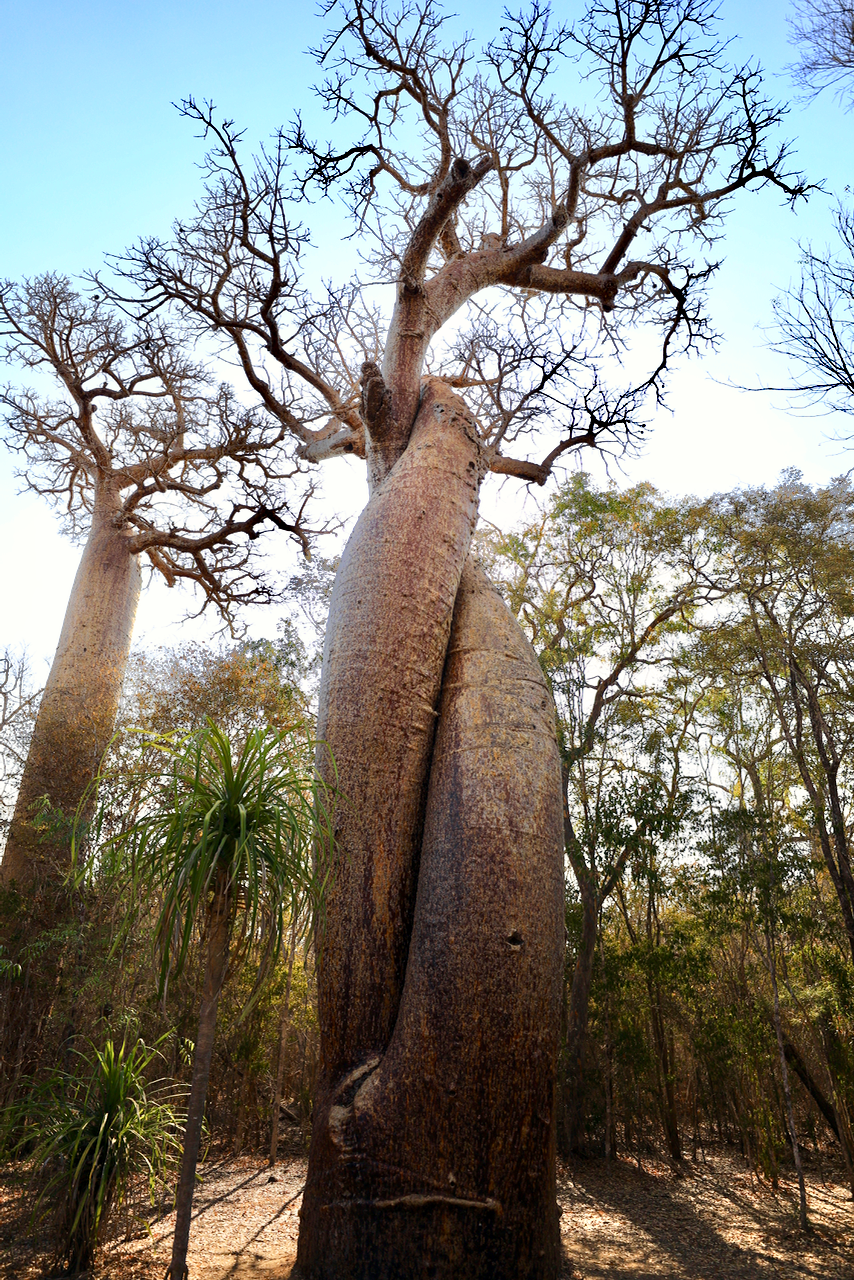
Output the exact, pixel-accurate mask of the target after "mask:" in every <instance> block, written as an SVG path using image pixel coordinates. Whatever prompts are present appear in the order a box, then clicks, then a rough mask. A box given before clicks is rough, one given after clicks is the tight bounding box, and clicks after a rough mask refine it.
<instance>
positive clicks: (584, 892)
mask: <svg viewBox="0 0 854 1280" xmlns="http://www.w3.org/2000/svg"><path fill="white" fill-rule="evenodd" d="M579 887H580V891H581V905H582V921H581V945H580V946H579V949H578V955H577V956H576V959H575V969H574V970H573V974H572V988H571V991H570V995H569V1017H568V1019H567V1033H566V1064H567V1079H566V1097H565V1100H564V1113H563V1114H564V1131H563V1139H564V1142H565V1144H566V1154H567V1155H568V1154H569V1153H570V1152H571V1151H574V1150H576V1148H577V1147H578V1144H579V1135H580V1132H581V1108H582V1098H583V1092H584V1055H585V1050H586V1047H587V1024H588V1016H589V1011H590V985H591V982H592V980H593V961H594V958H595V955H596V937H597V932H598V929H597V925H598V918H599V903H598V901H597V898H596V894H595V891H594V890H593V889H592V888H591V887H590V886H585V885H580V886H579Z"/></svg>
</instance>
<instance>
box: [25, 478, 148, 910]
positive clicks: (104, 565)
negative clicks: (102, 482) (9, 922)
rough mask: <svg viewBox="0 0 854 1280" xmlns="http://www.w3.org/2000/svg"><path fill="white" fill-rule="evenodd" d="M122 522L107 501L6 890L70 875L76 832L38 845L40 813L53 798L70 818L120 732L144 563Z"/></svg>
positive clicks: (31, 764)
mask: <svg viewBox="0 0 854 1280" xmlns="http://www.w3.org/2000/svg"><path fill="white" fill-rule="evenodd" d="M114 515H115V504H114V503H113V502H112V501H111V500H110V498H109V495H107V494H101V495H99V496H98V497H97V498H96V502H95V510H94V513H93V516H92V528H91V530H90V533H89V538H88V540H87V542H86V547H85V549H84V551H83V556H82V559H81V561H80V565H79V567H78V570H77V575H76V577H75V579H74V586H73V587H72V590H71V597H70V599H69V601H68V607H67V609H66V612H65V621H64V623H63V626H62V633H61V635H60V637H59V644H58V646H57V649H56V654H55V656H54V659H53V665H52V667H51V670H50V675H49V676H48V681H47V684H46V686H45V690H44V694H43V696H42V701H41V706H40V708H39V714H38V718H37V720H36V726H35V730H34V732H33V739H32V743H31V746H30V752H29V756H28V757H27V763H26V766H25V768H24V775H23V779H22V781H21V789H20V792H19V794H18V800H17V804H16V806H15V813H14V816H13V818H12V824H11V828H10V831H9V839H8V842H7V844H6V852H5V854H4V857H3V862H2V865H0V883H2V884H4V885H7V886H8V885H11V884H13V883H16V884H17V885H18V886H19V887H20V888H25V887H27V886H29V885H31V884H32V883H33V882H34V881H38V880H40V879H41V878H42V876H43V874H44V873H51V872H56V871H60V872H61V871H64V870H65V868H66V867H67V865H68V861H69V858H70V843H69V839H68V834H67V833H62V832H61V833H60V834H58V835H57V836H56V837H55V838H50V839H47V840H43V841H42V840H40V838H39V831H38V829H37V826H36V825H35V824H34V822H33V819H32V806H33V805H34V804H35V803H36V802H37V801H39V800H40V799H41V798H42V797H43V796H47V797H48V798H49V800H50V803H51V805H52V806H53V808H55V809H61V810H62V813H63V814H64V815H65V817H66V818H67V819H68V820H71V819H72V818H73V817H74V814H75V811H76V809H77V806H78V805H79V803H80V801H81V799H82V798H83V796H84V794H85V792H86V788H87V787H88V786H89V784H90V783H91V782H92V779H93V778H94V777H95V774H96V773H97V770H98V766H99V764H100V761H101V757H102V756H103V754H104V751H105V750H106V748H107V744H108V742H109V740H110V736H111V734H112V732H113V725H114V723H115V718H116V711H117V709H118V705H119V697H120V695H121V689H122V681H123V680H124V676H125V671H126V668H127V660H128V654H129V652H130V643H131V636H132V633H133V625H134V620H135V618H136V609H137V604H138V602H139V591H140V568H139V563H138V560H137V557H136V556H134V555H131V554H130V553H129V552H128V550H127V539H126V536H125V534H124V533H123V532H122V531H121V530H118V529H116V527H115V525H114V523H113V519H114Z"/></svg>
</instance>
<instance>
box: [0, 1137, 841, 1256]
mask: <svg viewBox="0 0 854 1280" xmlns="http://www.w3.org/2000/svg"><path fill="white" fill-rule="evenodd" d="M201 1176H202V1181H201V1183H200V1184H199V1187H198V1189H197V1191H196V1199H195V1203H194V1219H193V1234H192V1237H191V1244H190V1254H189V1259H188V1261H189V1267H190V1280H256V1278H257V1280H261V1278H262V1277H265V1278H271V1277H273V1276H276V1277H278V1278H279V1280H285V1277H287V1276H288V1274H289V1272H290V1269H291V1266H292V1265H293V1262H294V1259H295V1256H296V1241H297V1231H298V1227H299V1216H298V1214H299V1206H300V1203H301V1193H302V1186H303V1182H304V1181H305V1161H304V1159H302V1158H293V1159H289V1160H287V1161H285V1162H283V1163H280V1164H278V1165H277V1166H276V1168H275V1170H274V1171H273V1173H272V1174H271V1171H270V1169H269V1168H268V1167H267V1165H266V1164H263V1163H261V1161H259V1160H258V1159H255V1158H252V1157H243V1158H240V1159H229V1160H224V1161H209V1162H208V1163H207V1164H205V1165H203V1166H202V1167H201ZM808 1186H809V1203H810V1216H811V1220H812V1224H813V1230H812V1232H811V1234H810V1235H808V1236H802V1235H801V1234H800V1233H799V1232H798V1230H797V1219H796V1198H795V1197H796V1187H795V1184H794V1180H793V1179H789V1178H788V1177H786V1178H782V1179H781V1182H780V1187H779V1189H778V1190H777V1191H776V1192H775V1191H773V1190H772V1188H771V1187H770V1186H769V1185H768V1184H767V1183H765V1182H762V1181H760V1180H758V1179H757V1178H756V1177H755V1176H754V1175H752V1174H751V1173H750V1171H749V1170H748V1168H747V1167H746V1165H745V1163H744V1161H742V1160H740V1159H739V1158H738V1157H737V1156H733V1155H732V1154H728V1153H720V1152H716V1153H715V1154H713V1155H710V1156H709V1158H708V1159H707V1160H705V1161H704V1160H702V1159H701V1160H700V1161H698V1162H696V1163H693V1162H686V1165H685V1170H684V1172H682V1173H680V1174H674V1173H673V1172H672V1171H671V1170H670V1169H669V1168H668V1167H667V1166H666V1165H664V1164H658V1163H656V1162H653V1161H649V1162H648V1161H644V1167H643V1169H642V1170H638V1169H637V1167H636V1166H635V1165H634V1164H629V1163H627V1162H624V1161H623V1160H616V1161H614V1162H612V1163H611V1164H610V1165H606V1164H605V1162H604V1161H602V1160H579V1161H574V1162H573V1163H572V1164H571V1165H569V1164H567V1165H561V1166H560V1169H559V1178H558V1188H559V1200H560V1204H561V1208H562V1211H563V1212H562V1217H561V1232H562V1236H563V1243H564V1256H565V1268H564V1275H565V1277H566V1278H567V1280H568V1278H569V1277H572V1278H573V1280H606V1278H607V1280H621V1278H625V1280H778V1278H779V1280H854V1205H852V1201H851V1197H850V1193H849V1192H848V1189H847V1188H846V1186H845V1185H844V1183H843V1182H842V1179H841V1176H840V1171H839V1170H838V1169H833V1170H832V1171H831V1170H830V1169H829V1168H827V1167H825V1168H823V1169H822V1168H819V1167H818V1166H816V1167H814V1168H812V1169H811V1170H810V1171H809V1173H808ZM25 1201H26V1186H25V1183H24V1181H23V1179H22V1178H21V1176H20V1175H18V1176H16V1175H15V1174H14V1173H13V1172H10V1171H6V1173H5V1175H2V1174H0V1258H2V1271H0V1275H2V1277H3V1280H37V1278H39V1280H41V1278H42V1277H44V1276H46V1275H48V1274H49V1272H48V1271H47V1269H46V1265H45V1259H46V1255H45V1254H44V1253H40V1252H38V1251H37V1250H36V1249H35V1247H34V1243H33V1241H32V1240H31V1239H30V1238H29V1227H28V1222H27V1217H26V1212H25ZM174 1221H175V1218H174V1213H167V1214H164V1215H162V1216H160V1217H159V1218H156V1219H155V1220H154V1221H153V1222H152V1223H151V1234H150V1235H148V1234H147V1233H138V1234H137V1236H136V1238H134V1239H131V1240H124V1239H120V1240H114V1241H112V1242H111V1243H110V1244H109V1245H108V1246H107V1248H106V1249H105V1250H104V1253H103V1256H102V1258H101V1259H100V1261H99V1263H98V1265H97V1267H96V1268H95V1270H94V1272H93V1273H92V1276H93V1280H107V1278H108V1277H109V1280H160V1277H162V1275H163V1273H164V1271H165V1269H166V1266H167V1264H168V1261H169V1255H170V1249H171V1238H172V1229H173V1227H174Z"/></svg>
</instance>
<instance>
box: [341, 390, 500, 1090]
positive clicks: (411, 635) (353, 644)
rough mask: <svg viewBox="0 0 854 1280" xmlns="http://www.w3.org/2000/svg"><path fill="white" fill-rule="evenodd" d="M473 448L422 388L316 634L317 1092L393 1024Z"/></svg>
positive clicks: (471, 431)
mask: <svg viewBox="0 0 854 1280" xmlns="http://www.w3.org/2000/svg"><path fill="white" fill-rule="evenodd" d="M480 465H481V460H480V449H479V445H478V443H477V435H476V429H475V426H474V424H473V423H472V422H471V419H470V416H469V414H468V412H467V410H466V409H465V406H464V405H463V403H462V401H461V400H459V399H458V398H457V397H456V396H454V395H453V394H452V393H450V392H448V391H447V390H446V389H445V388H444V387H442V385H441V384H439V383H429V384H428V388H427V390H426V392H425V394H424V397H423V400H422V404H421V407H420V409H419V412H418V416H417V418H416V421H415V426H414V428H413V431H412V436H411V439H410V443H409V447H408V448H407V450H406V452H405V453H404V455H403V457H402V458H400V460H399V461H398V462H397V463H396V465H395V466H394V467H393V469H392V470H391V471H390V472H389V474H388V475H387V476H386V478H385V479H384V480H383V481H382V483H381V484H379V485H378V486H377V488H376V489H375V490H374V492H373V494H372V496H371V499H370V501H369V503H368V505H367V507H366V508H365V510H364V511H363V512H362V515H361V516H360V518H359V520H358V521H357V523H356V527H355V528H354V530H353V533H352V535H351V537H350V540H349V542H348V544H347V547H346V549H345V552H344V555H343V556H342V559H341V564H340V567H339V569H338V574H337V577H336V579H335V587H334V591H333V595H332V605H331V608H330V613H329V620H328V623H327V628H326V641H325V644H324V653H323V674H322V679H321V688H320V702H319V709H318V729H317V733H318V740H319V741H320V742H321V743H325V744H327V746H328V748H329V752H330V753H331V761H330V759H329V757H328V756H327V755H326V754H325V752H324V751H323V749H321V753H320V769H321V772H322V773H323V774H325V776H326V777H327V778H328V779H329V780H330V782H331V783H333V785H336V786H337V788H338V801H337V805H336V817H335V839H336V867H337V870H336V876H335V880H334V882H333V884H332V886H331V889H330V892H329V894H328V899H327V903H326V930H325V936H324V939H323V947H322V953H321V962H320V971H319V975H318V1016H319V1021H320V1027H321V1061H320V1091H321V1094H322V1093H323V1091H324V1090H325V1089H327V1088H328V1087H329V1086H330V1085H331V1083H332V1082H333V1081H338V1080H340V1079H341V1078H342V1076H344V1075H346V1074H347V1072H349V1071H352V1070H353V1069H355V1068H357V1067H359V1066H360V1065H361V1064H363V1063H364V1062H365V1061H366V1059H367V1058H368V1057H370V1056H371V1055H372V1054H378V1053H381V1052H382V1051H383V1050H384V1049H385V1047H386V1046H387V1044H388V1042H389V1040H390V1038H391V1033H392V1030H393V1028H394V1023H395V1019H396V1017H397V1010H398V1005H399V1003H400V993H401V988H402V985H403V975H404V970H405V966H406V954H407V948H408V943H409V931H410V928H411V925H412V909H413V904H414V894H415V882H416V876H417V862H418V838H419V831H420V827H421V824H422V821H423V810H424V800H425V796H426V791H427V776H428V769H429V762H430V752H431V750H432V746H433V737H434V732H435V723H436V707H437V705H438V701H439V690H440V686H441V681H442V668H443V665H444V661H445V650H446V648H447V644H448V636H449V635H450V630H451V619H452V616H453V610H454V601H455V599H456V595H457V588H458V586H459V581H460V575H461V573H462V569H463V564H464V563H465V559H466V556H467V554H468V548H469V543H470V541H471V535H472V530H473V528H474V523H475V519H476V517H477V499H478V490H479V486H480Z"/></svg>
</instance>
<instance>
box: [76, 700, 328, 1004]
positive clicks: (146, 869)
mask: <svg viewBox="0 0 854 1280" xmlns="http://www.w3.org/2000/svg"><path fill="white" fill-rule="evenodd" d="M152 745H154V747H155V748H156V750H157V752H158V754H159V756H160V759H161V762H162V765H161V769H160V771H159V772H157V773H153V774H151V775H150V777H149V781H148V784H147V787H146V792H145V795H144V799H143V801H142V803H141V804H140V809H141V814H142V816H140V817H139V818H138V819H137V821H136V822H135V823H133V825H132V826H131V827H130V828H129V829H127V830H124V831H121V832H120V833H119V834H118V835H117V836H115V837H113V838H112V839H111V840H110V841H108V842H107V845H106V847H105V848H104V849H102V850H101V855H102V856H105V857H107V858H109V859H112V860H113V862H114V865H115V866H116V867H117V868H119V869H125V870H127V871H128V872H129V874H130V876H131V879H132V881H133V883H134V885H135V888H136V891H137V896H138V895H139V894H140V893H142V894H143V896H144V895H145V894H146V893H148V892H150V891H152V890H153V891H154V892H155V893H157V895H158V896H159V899H160V910H159V914H158V918H157V924H156V927H155V937H156V943H157V946H158V949H159V953H160V958H161V959H160V976H159V989H160V993H161V995H163V994H164V993H165V991H166V988H167V984H168V982H169V980H170V977H176V976H178V975H180V974H181V972H182V971H183V969H184V966H185V964H186V962H187V958H188V955H189V954H190V950H191V945H192V942H193V939H194V937H195V936H196V934H197V932H198V930H199V928H200V927H201V926H202V925H203V923H204V919H205V913H206V910H207V908H208V905H209V903H210V901H211V899H212V896H213V895H214V893H215V892H225V893H226V895H227V897H228V900H229V902H230V904H231V907H230V910H231V918H230V921H229V925H230V928H229V933H230V951H231V960H230V969H231V970H232V971H234V970H236V969H239V968H240V966H241V964H242V963H243V961H244V960H245V958H246V956H247V955H248V953H249V951H250V950H251V949H254V951H255V954H256V957H257V959H256V970H255V982H254V985H253V988H252V992H251V994H250V996H249V997H248V999H247V1004H246V1009H247V1010H248V1008H249V1007H251V1004H252V1003H253V1002H254V1000H255V999H256V998H257V995H258V993H259V991H260V989H261V987H262V985H263V982H264V980H265V979H266V977H267V975H268V973H269V972H270V970H271V968H272V967H273V966H274V965H275V962H276V960H277V959H278V957H279V954H280V952H281V947H282V939H283V937H284V934H285V928H286V924H287V923H288V922H290V921H295V920H296V921H298V922H300V929H301V933H304V932H305V930H306V929H307V928H309V927H310V926H311V923H312V922H313V921H314V920H315V919H316V917H317V915H318V914H319V913H320V912H321V910H322V904H323V899H324V892H325V887H326V882H327V878H328V875H329V874H330V867H331V860H330V859H329V857H328V856H327V854H328V851H329V850H330V849H331V843H332V834H331V833H332V808H331V797H330V796H329V794H328V792H327V790H326V788H325V787H324V786H323V784H322V783H321V782H319V780H318V779H317V777H316V776H315V773H314V770H313V768H312V763H311V761H312V753H311V751H310V747H309V744H307V743H306V741H305V739H304V738H299V737H296V736H295V735H293V734H290V733H287V732H277V731H274V730H264V729H254V730H252V731H251V732H250V733H249V734H248V736H247V737H246V740H245V742H244V744H243V747H242V749H241V750H240V751H239V753H235V751H234V749H233V747H232V743H231V741H230V739H229V738H228V737H227V736H226V734H225V733H223V731H222V730H221V729H220V728H218V726H217V725H215V724H214V723H213V721H211V720H207V721H206V723H205V725H204V726H203V727H202V728H201V729H199V730H198V731H197V732H196V733H195V734H192V735H190V737H188V738H185V739H183V740H181V741H179V742H177V743H176V742H174V741H173V740H170V739H168V738H167V739H163V738H161V739H157V740H155V742H154V743H153V744H152ZM300 936H301V934H300Z"/></svg>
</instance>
